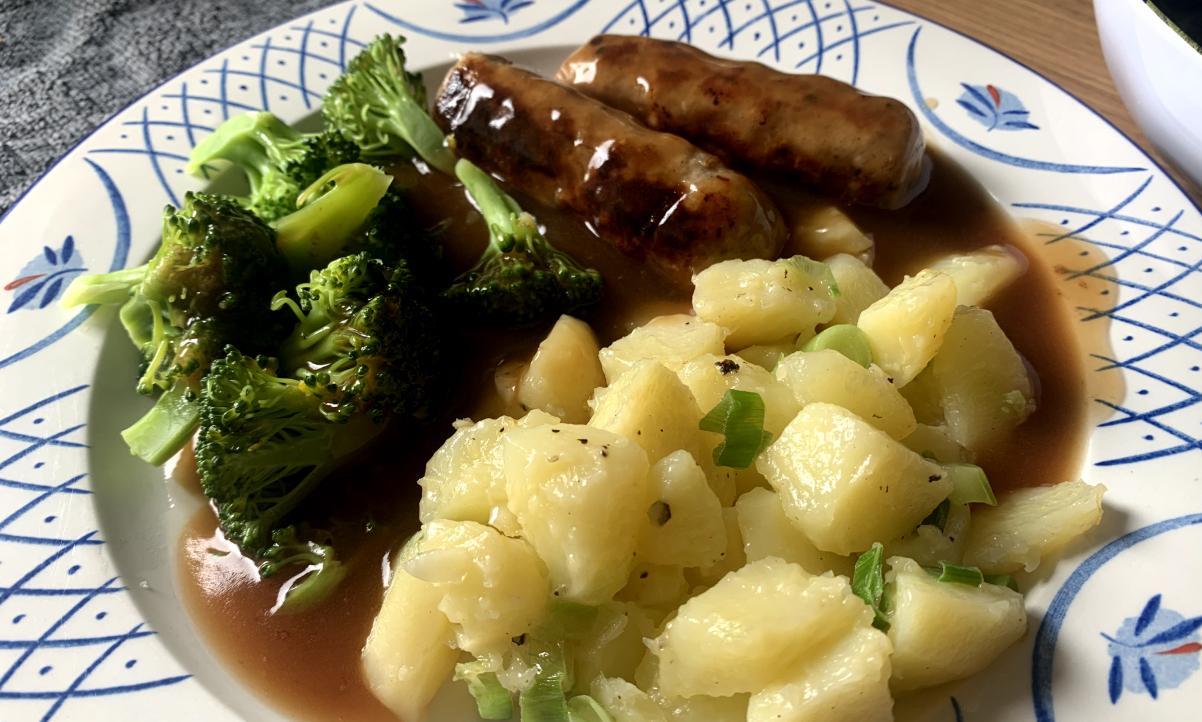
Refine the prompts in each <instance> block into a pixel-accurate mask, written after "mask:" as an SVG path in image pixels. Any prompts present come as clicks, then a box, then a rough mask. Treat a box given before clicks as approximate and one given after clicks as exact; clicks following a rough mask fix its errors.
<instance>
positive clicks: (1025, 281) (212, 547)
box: [179, 154, 1088, 722]
mask: <svg viewBox="0 0 1202 722" xmlns="http://www.w3.org/2000/svg"><path fill="white" fill-rule="evenodd" d="M934 160H935V164H934V169H933V172H932V179H931V185H930V187H929V188H928V189H927V190H926V191H925V192H924V193H923V195H921V196H920V197H919V198H918V199H917V200H915V201H914V202H913V203H911V204H910V205H909V206H907V207H906V208H904V209H902V210H901V211H893V212H887V211H877V210H873V209H865V208H852V209H848V213H849V214H850V215H851V216H852V218H853V219H854V220H855V221H856V223H857V224H858V225H859V226H860V227H861V228H862V229H863V230H864V231H866V232H871V233H873V234H874V236H875V239H876V244H877V252H876V263H875V268H876V270H877V272H878V273H880V274H881V276H882V277H883V278H884V280H885V281H886V282H887V283H889V284H890V285H893V284H895V283H897V282H898V281H900V280H901V278H902V276H903V275H904V274H905V273H907V272H913V271H916V270H917V269H919V268H921V267H922V266H923V265H924V264H925V262H926V261H927V260H928V259H929V258H931V257H932V256H934V255H935V254H938V253H944V252H947V251H952V250H968V249H972V248H977V247H980V246H985V245H989V244H993V243H1010V244H1013V245H1016V246H1019V247H1021V248H1023V249H1024V250H1025V252H1026V253H1027V256H1028V257H1029V258H1030V259H1031V268H1030V270H1029V271H1028V272H1027V273H1026V274H1025V275H1024V276H1023V277H1022V278H1021V279H1019V281H1018V282H1016V283H1015V284H1014V285H1013V286H1012V287H1011V288H1010V289H1009V290H1008V291H1007V292H1006V293H1005V294H1004V296H1003V297H1002V298H1000V299H998V300H997V301H996V302H995V303H993V304H991V308H992V310H993V311H994V313H995V314H996V316H997V318H998V320H999V322H1000V323H1001V325H1002V327H1003V328H1004V329H1005V330H1006V332H1007V334H1009V336H1010V338H1011V340H1012V341H1013V342H1014V344H1015V346H1016V347H1017V348H1018V349H1019V351H1021V352H1022V353H1023V354H1024V355H1025V356H1026V358H1027V359H1028V360H1029V361H1030V363H1031V366H1032V367H1033V368H1034V369H1035V370H1036V371H1037V372H1038V374H1039V378H1040V382H1041V383H1040V388H1041V398H1040V405H1039V410H1038V411H1037V412H1036V413H1035V414H1034V415H1033V416H1032V417H1031V418H1030V419H1029V420H1028V421H1027V423H1026V424H1024V425H1023V426H1022V427H1020V429H1019V431H1018V433H1016V434H1015V435H1014V436H1013V438H1011V439H1009V440H1008V441H1007V443H1005V444H1003V445H1001V446H999V447H998V448H996V449H991V450H989V451H988V452H987V453H985V454H983V455H982V458H981V459H980V462H979V463H980V464H981V465H982V466H984V467H985V469H986V470H987V472H988V473H989V477H990V479H991V481H992V482H993V485H994V487H995V488H997V489H998V490H999V491H1001V490H1005V489H1011V488H1017V487H1022V486H1033V485H1039V484H1048V483H1055V482H1059V481H1063V480H1065V479H1069V478H1075V477H1076V475H1077V472H1078V468H1079V466H1080V460H1081V454H1082V451H1083V448H1082V447H1083V443H1082V442H1083V440H1084V434H1085V430H1086V424H1085V418H1086V414H1087V413H1088V412H1087V405H1086V387H1085V380H1084V366H1083V363H1082V353H1081V352H1080V350H1079V345H1078V340H1077V337H1076V336H1075V330H1074V329H1073V328H1072V327H1071V317H1070V315H1069V313H1068V312H1067V310H1066V304H1065V303H1064V301H1063V300H1062V299H1061V298H1060V296H1061V295H1063V294H1064V290H1063V288H1062V287H1063V286H1065V285H1066V284H1064V283H1061V282H1060V281H1059V280H1058V279H1056V277H1055V273H1054V271H1053V269H1052V268H1051V267H1049V266H1050V264H1048V263H1047V262H1046V261H1045V260H1044V259H1045V255H1044V251H1043V249H1039V248H1036V244H1035V243H1034V242H1032V240H1031V238H1032V237H1033V236H1034V233H1033V232H1028V233H1024V232H1020V230H1019V228H1018V226H1016V225H1015V223H1014V222H1013V221H1012V220H1011V219H1010V218H1009V217H1008V216H1007V215H1006V214H1005V212H1004V211H1003V210H1002V209H1001V208H999V207H998V206H997V204H996V203H994V202H993V201H992V200H991V199H990V198H989V196H988V194H987V193H986V192H985V191H984V190H983V189H982V188H981V187H980V185H979V184H978V183H977V182H976V181H975V180H973V179H972V178H971V177H970V176H969V175H968V174H967V173H966V172H965V171H964V170H963V169H961V168H959V167H958V166H956V165H955V164H954V163H952V162H951V161H949V160H948V159H946V158H944V157H943V156H940V155H938V154H935V158H934ZM400 177H401V181H402V182H407V183H409V184H410V185H412V195H413V197H414V201H415V205H417V206H418V207H420V208H422V209H423V210H424V213H426V214H428V216H429V220H430V221H431V222H437V221H440V220H442V219H446V218H449V219H450V227H449V229H448V241H449V245H450V256H451V259H452V261H453V262H455V263H456V264H457V265H459V266H465V265H467V264H468V263H470V261H471V259H473V258H474V257H475V256H476V254H477V253H478V252H479V251H480V249H482V248H483V246H484V244H485V242H486V231H485V229H484V227H483V224H482V222H481V221H480V220H479V218H478V216H477V215H476V214H475V213H474V212H473V211H472V210H471V208H470V206H469V204H468V203H467V201H466V200H465V199H464V198H463V195H462V193H461V191H459V190H458V189H456V188H454V187H453V186H452V185H451V184H450V183H449V181H447V180H445V179H443V178H440V177H431V178H423V179H420V181H419V180H416V179H415V178H414V176H413V175H412V174H411V173H408V174H404V173H403V174H401V176H400ZM766 187H767V188H769V189H770V190H771V191H773V192H772V193H771V195H773V196H774V197H775V198H776V200H777V202H778V205H779V206H780V207H781V208H782V209H783V210H785V211H786V215H789V212H790V211H791V210H796V209H800V208H801V207H802V206H804V205H805V204H806V203H812V202H813V199H812V198H808V197H807V196H805V195H804V194H800V193H792V192H788V191H784V190H782V189H780V188H777V187H775V186H773V185H771V184H769V185H768V186H766ZM530 207H533V205H532V204H531V206H530ZM535 210H536V213H537V215H538V217H539V219H540V220H541V221H542V222H544V223H546V224H547V226H548V232H549V235H550V236H551V237H552V238H554V239H556V242H557V244H559V245H560V246H561V247H563V248H564V249H565V250H567V251H569V252H570V253H572V254H573V255H574V256H575V257H576V258H578V259H579V260H581V261H582V262H584V263H587V264H588V265H591V266H593V267H596V268H598V269H599V270H600V271H601V272H602V273H603V274H604V276H605V280H606V300H605V302H604V304H603V307H602V308H601V309H599V310H598V311H597V312H596V313H595V315H594V316H593V317H591V318H589V319H588V320H589V321H590V322H591V323H592V324H593V327H594V328H595V329H596V330H597V333H598V335H599V337H600V339H601V341H602V343H603V344H604V343H608V342H609V341H611V340H613V339H614V338H617V337H619V336H621V335H623V334H625V333H626V332H627V331H628V330H630V329H631V328H633V327H634V326H636V325H639V324H641V323H642V322H644V321H646V320H647V319H648V318H650V317H652V316H655V315H658V314H661V313H669V312H676V311H681V310H686V309H687V308H688V303H689V297H688V293H687V292H683V291H673V290H672V289H671V288H670V287H668V286H667V285H666V284H664V283H662V282H660V281H659V279H658V277H656V276H655V275H653V273H652V272H651V271H650V270H648V269H645V268H642V267H640V266H638V265H636V264H632V263H630V262H629V261H628V260H627V259H626V258H625V257H623V256H621V255H620V254H619V253H618V252H617V251H615V250H613V249H612V248H610V247H609V246H607V245H605V244H603V243H599V242H597V240H596V239H595V238H593V237H591V235H590V234H589V233H588V232H587V230H586V229H584V228H583V226H582V224H580V223H579V222H578V221H577V220H575V219H574V218H572V217H568V216H565V215H564V214H562V213H556V212H554V211H552V210H548V209H543V208H537V209H535ZM543 333H545V329H533V330H530V331H524V332H520V333H512V332H510V333H504V334H500V333H484V334H479V335H478V336H476V337H473V339H472V342H471V347H472V353H471V354H465V356H466V357H468V358H469V359H470V361H468V362H466V364H465V368H464V371H463V373H462V374H461V380H460V381H459V382H458V384H457V386H456V388H455V390H454V391H455V401H454V403H452V404H451V405H450V408H449V412H448V415H447V419H446V422H444V423H440V424H436V425H434V426H433V427H432V428H430V429H427V430H422V431H417V432H415V431H413V430H405V429H391V430H390V431H388V432H386V433H387V434H388V436H387V437H386V438H384V439H383V440H381V441H380V442H379V443H378V444H377V446H376V451H375V452H374V453H373V454H371V455H370V456H368V457H366V458H364V459H362V460H359V461H356V462H354V463H353V464H351V465H350V466H349V467H348V468H346V469H344V470H343V471H341V472H340V473H339V474H338V475H337V477H336V478H333V479H330V480H329V481H328V482H327V483H326V484H325V486H324V487H323V490H322V493H321V494H320V498H319V499H316V500H314V502H313V508H321V509H323V510H324V509H329V510H331V511H330V513H329V514H328V516H329V517H330V518H331V520H332V525H333V527H334V529H335V533H336V534H337V536H338V538H339V542H338V543H339V553H340V555H341V556H342V557H344V558H345V559H346V560H347V562H348V563H349V564H350V565H351V569H352V572H351V574H350V575H349V578H348V580H347V581H346V583H344V584H343V586H342V587H341V588H340V589H339V590H338V592H337V593H336V595H335V597H334V598H333V599H331V600H330V601H329V602H328V603H327V604H325V605H324V606H322V607H321V608H319V609H316V610H313V611H310V612H308V613H304V614H299V615H291V616H289V615H279V616H271V615H269V614H268V610H269V609H270V608H271V607H272V605H273V604H274V603H275V599H276V594H277V590H278V582H277V581H276V580H271V581H269V582H259V581H257V579H256V575H255V573H254V569H253V565H252V564H250V563H249V562H247V561H246V560H244V559H242V558H241V557H240V556H239V555H238V554H237V551H236V549H231V548H230V546H229V545H227V544H226V543H225V542H224V541H223V540H222V539H221V538H220V536H219V535H216V534H215V527H216V522H215V519H214V517H213V515H212V513H211V512H210V511H209V510H208V508H207V507H206V508H205V509H204V510H203V511H202V512H201V513H200V514H198V515H197V516H196V517H195V518H194V519H193V520H192V522H191V524H190V525H189V526H188V528H187V529H186V530H185V531H184V533H183V536H182V539H181V551H182V554H181V563H180V567H179V568H180V580H181V587H182V597H183V599H184V601H185V604H186V606H187V608H188V611H189V613H190V614H191V616H192V619H193V620H194V622H195V624H196V625H197V627H198V629H199V630H200V632H201V634H202V635H203V636H204V637H205V638H206V640H207V641H208V643H209V644H210V645H212V647H213V648H214V650H215V651H216V653H217V655H218V656H219V657H220V658H221V659H223V660H224V661H225V663H226V664H227V665H229V667H230V668H231V669H232V670H234V674H235V675H236V676H238V677H239V678H241V679H243V680H245V682H246V683H247V684H248V685H249V686H250V687H251V688H253V689H254V690H256V691H257V692H259V693H260V694H262V695H263V696H264V697H266V698H267V699H268V700H269V701H270V702H271V703H273V704H274V705H276V706H277V707H279V708H280V709H281V710H283V711H285V712H286V713H288V714H290V715H292V716H294V717H296V718H299V719H307V720H322V721H323V722H324V721H332V720H354V721H355V722H374V721H376V720H379V721H381V722H385V721H391V722H395V718H394V717H393V716H392V715H391V714H390V713H389V712H388V711H387V710H386V709H385V708H384V707H383V706H382V705H380V704H379V703H378V702H377V701H376V700H375V698H374V697H372V696H371V694H370V693H369V692H368V690H367V688H366V687H365V685H364V682H363V680H362V678H361V675H360V672H359V651H360V649H361V647H362V644H363V641H364V639H365V638H366V636H367V633H368V630H369V629H370V627H371V620H372V618H373V616H374V615H375V613H376V611H377V609H378V607H379V603H380V600H381V597H382V593H383V584H382V564H383V563H384V560H385V558H386V556H387V554H388V553H389V551H390V550H391V549H393V548H395V546H396V545H397V544H399V542H400V541H401V540H403V539H404V538H406V537H407V536H408V535H409V534H410V533H411V532H413V531H415V530H416V527H417V512H416V503H417V500H418V499H419V497H420V489H419V488H418V486H417V484H416V481H417V479H418V478H419V477H420V476H421V474H422V470H423V468H424V464H425V461H426V459H427V458H428V457H429V456H430V454H431V453H432V452H433V451H434V450H435V449H436V448H437V447H438V446H439V445H440V444H441V443H442V441H444V440H445V438H446V437H447V436H448V435H449V433H450V428H449V421H450V419H453V418H455V417H456V416H471V417H474V418H482V417H484V416H487V415H494V414H496V413H498V412H499V411H500V409H501V404H500V402H499V400H498V397H497V394H496V392H495V390H494V379H493V376H494V372H495V370H496V369H497V367H498V366H499V365H500V364H502V363H503V362H504V361H505V360H506V359H513V358H521V357H524V356H527V355H528V354H529V353H530V352H531V351H532V350H533V347H534V346H535V345H536V344H537V342H538V340H539V339H541V337H542V335H543ZM365 510H366V515H365ZM368 529H370V531H368Z"/></svg>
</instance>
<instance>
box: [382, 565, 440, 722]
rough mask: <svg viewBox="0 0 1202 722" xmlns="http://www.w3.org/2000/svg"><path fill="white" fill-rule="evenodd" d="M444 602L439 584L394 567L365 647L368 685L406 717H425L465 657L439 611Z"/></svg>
mask: <svg viewBox="0 0 1202 722" xmlns="http://www.w3.org/2000/svg"><path fill="white" fill-rule="evenodd" d="M401 556H402V557H403V556H404V553H403V552H402V555H401ZM441 600H442V593H441V592H440V591H438V590H437V589H435V588H434V585H432V584H430V583H429V582H424V581H422V580H421V579H417V578H416V577H412V576H410V575H409V574H408V573H407V572H406V571H405V570H404V569H401V568H399V567H398V568H396V569H394V570H393V574H392V581H391V582H390V583H389V585H388V590H387V591H385V592H384V603H383V604H382V605H381V606H380V611H379V613H377V614H376V618H375V619H374V620H372V624H371V632H370V633H369V634H368V635H367V642H366V643H365V644H364V645H363V657H362V664H363V678H364V680H365V681H366V682H367V687H368V689H370V690H371V693H372V694H373V695H374V696H375V697H376V699H378V700H380V702H382V703H383V704H384V706H385V707H387V708H388V709H390V710H392V712H393V714H395V715H396V716H397V717H399V718H401V719H405V720H413V721H414V722H419V721H420V720H423V719H425V716H426V707H427V706H428V705H429V704H430V700H432V699H434V695H435V694H437V693H438V689H439V688H440V687H442V685H443V683H444V682H446V681H447V680H448V679H449V678H450V677H451V672H452V671H454V669H455V663H456V662H457V661H459V650H457V649H455V648H454V646H452V645H453V644H454V641H455V633H454V629H453V628H452V627H451V622H450V621H448V620H447V617H446V615H445V614H443V613H442V612H441V611H439V609H438V603H439V602H440V601H441Z"/></svg>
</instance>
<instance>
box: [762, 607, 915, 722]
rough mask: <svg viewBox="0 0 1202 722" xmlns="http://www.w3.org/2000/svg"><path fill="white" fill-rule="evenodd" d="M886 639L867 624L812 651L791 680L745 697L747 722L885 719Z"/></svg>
mask: <svg viewBox="0 0 1202 722" xmlns="http://www.w3.org/2000/svg"><path fill="white" fill-rule="evenodd" d="M890 651H891V650H890V645H889V638H888V637H886V636H885V635H884V634H882V633H881V632H880V631H878V630H876V629H873V628H872V627H871V626H870V625H868V624H863V625H861V626H858V627H856V628H855V629H854V630H852V631H851V633H850V634H848V635H847V636H846V637H843V638H841V639H838V640H836V641H835V642H833V643H831V644H829V646H828V647H827V648H826V649H823V650H821V652H817V653H815V654H814V655H813V656H812V657H811V658H810V659H809V660H807V661H806V662H805V663H804V665H803V666H802V667H801V669H800V670H798V671H797V672H795V673H794V677H793V680H792V681H790V682H787V683H785V684H781V685H773V686H769V687H767V688H765V689H764V690H762V691H759V692H756V693H755V694H753V695H751V702H750V703H749V704H748V706H747V722H891V720H892V719H893V697H892V696H891V695H890V694H889V671H890V660H889V653H890Z"/></svg>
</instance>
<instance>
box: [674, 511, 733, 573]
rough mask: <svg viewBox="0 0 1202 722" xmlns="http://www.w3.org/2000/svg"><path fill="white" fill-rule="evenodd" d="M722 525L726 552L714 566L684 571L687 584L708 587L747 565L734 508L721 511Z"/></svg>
mask: <svg viewBox="0 0 1202 722" xmlns="http://www.w3.org/2000/svg"><path fill="white" fill-rule="evenodd" d="M722 523H723V525H724V526H725V527H726V550H725V551H723V552H722V558H721V559H719V560H718V562H717V563H716V564H711V565H710V566H708V567H701V568H700V569H686V570H685V578H686V579H688V580H689V582H691V583H693V584H696V585H701V586H709V585H711V584H713V583H714V582H716V581H718V580H719V579H721V578H722V577H724V576H726V575H727V574H729V573H730V572H733V571H735V570H736V569H740V568H742V566H743V565H744V564H746V563H747V555H746V554H744V553H743V536H742V534H740V533H739V513H738V512H737V511H736V510H735V509H734V507H726V508H724V509H723V510H722Z"/></svg>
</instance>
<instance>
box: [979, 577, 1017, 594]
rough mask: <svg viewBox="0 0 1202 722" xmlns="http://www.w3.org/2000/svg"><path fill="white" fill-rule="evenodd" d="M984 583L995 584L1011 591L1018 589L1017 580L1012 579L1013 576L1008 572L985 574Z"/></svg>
mask: <svg viewBox="0 0 1202 722" xmlns="http://www.w3.org/2000/svg"><path fill="white" fill-rule="evenodd" d="M985 583H986V584H995V585H997V586H999V587H1006V588H1007V589H1009V590H1011V591H1015V592H1017V591H1018V582H1016V581H1014V577H1012V576H1010V575H1009V574H986V575H985Z"/></svg>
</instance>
